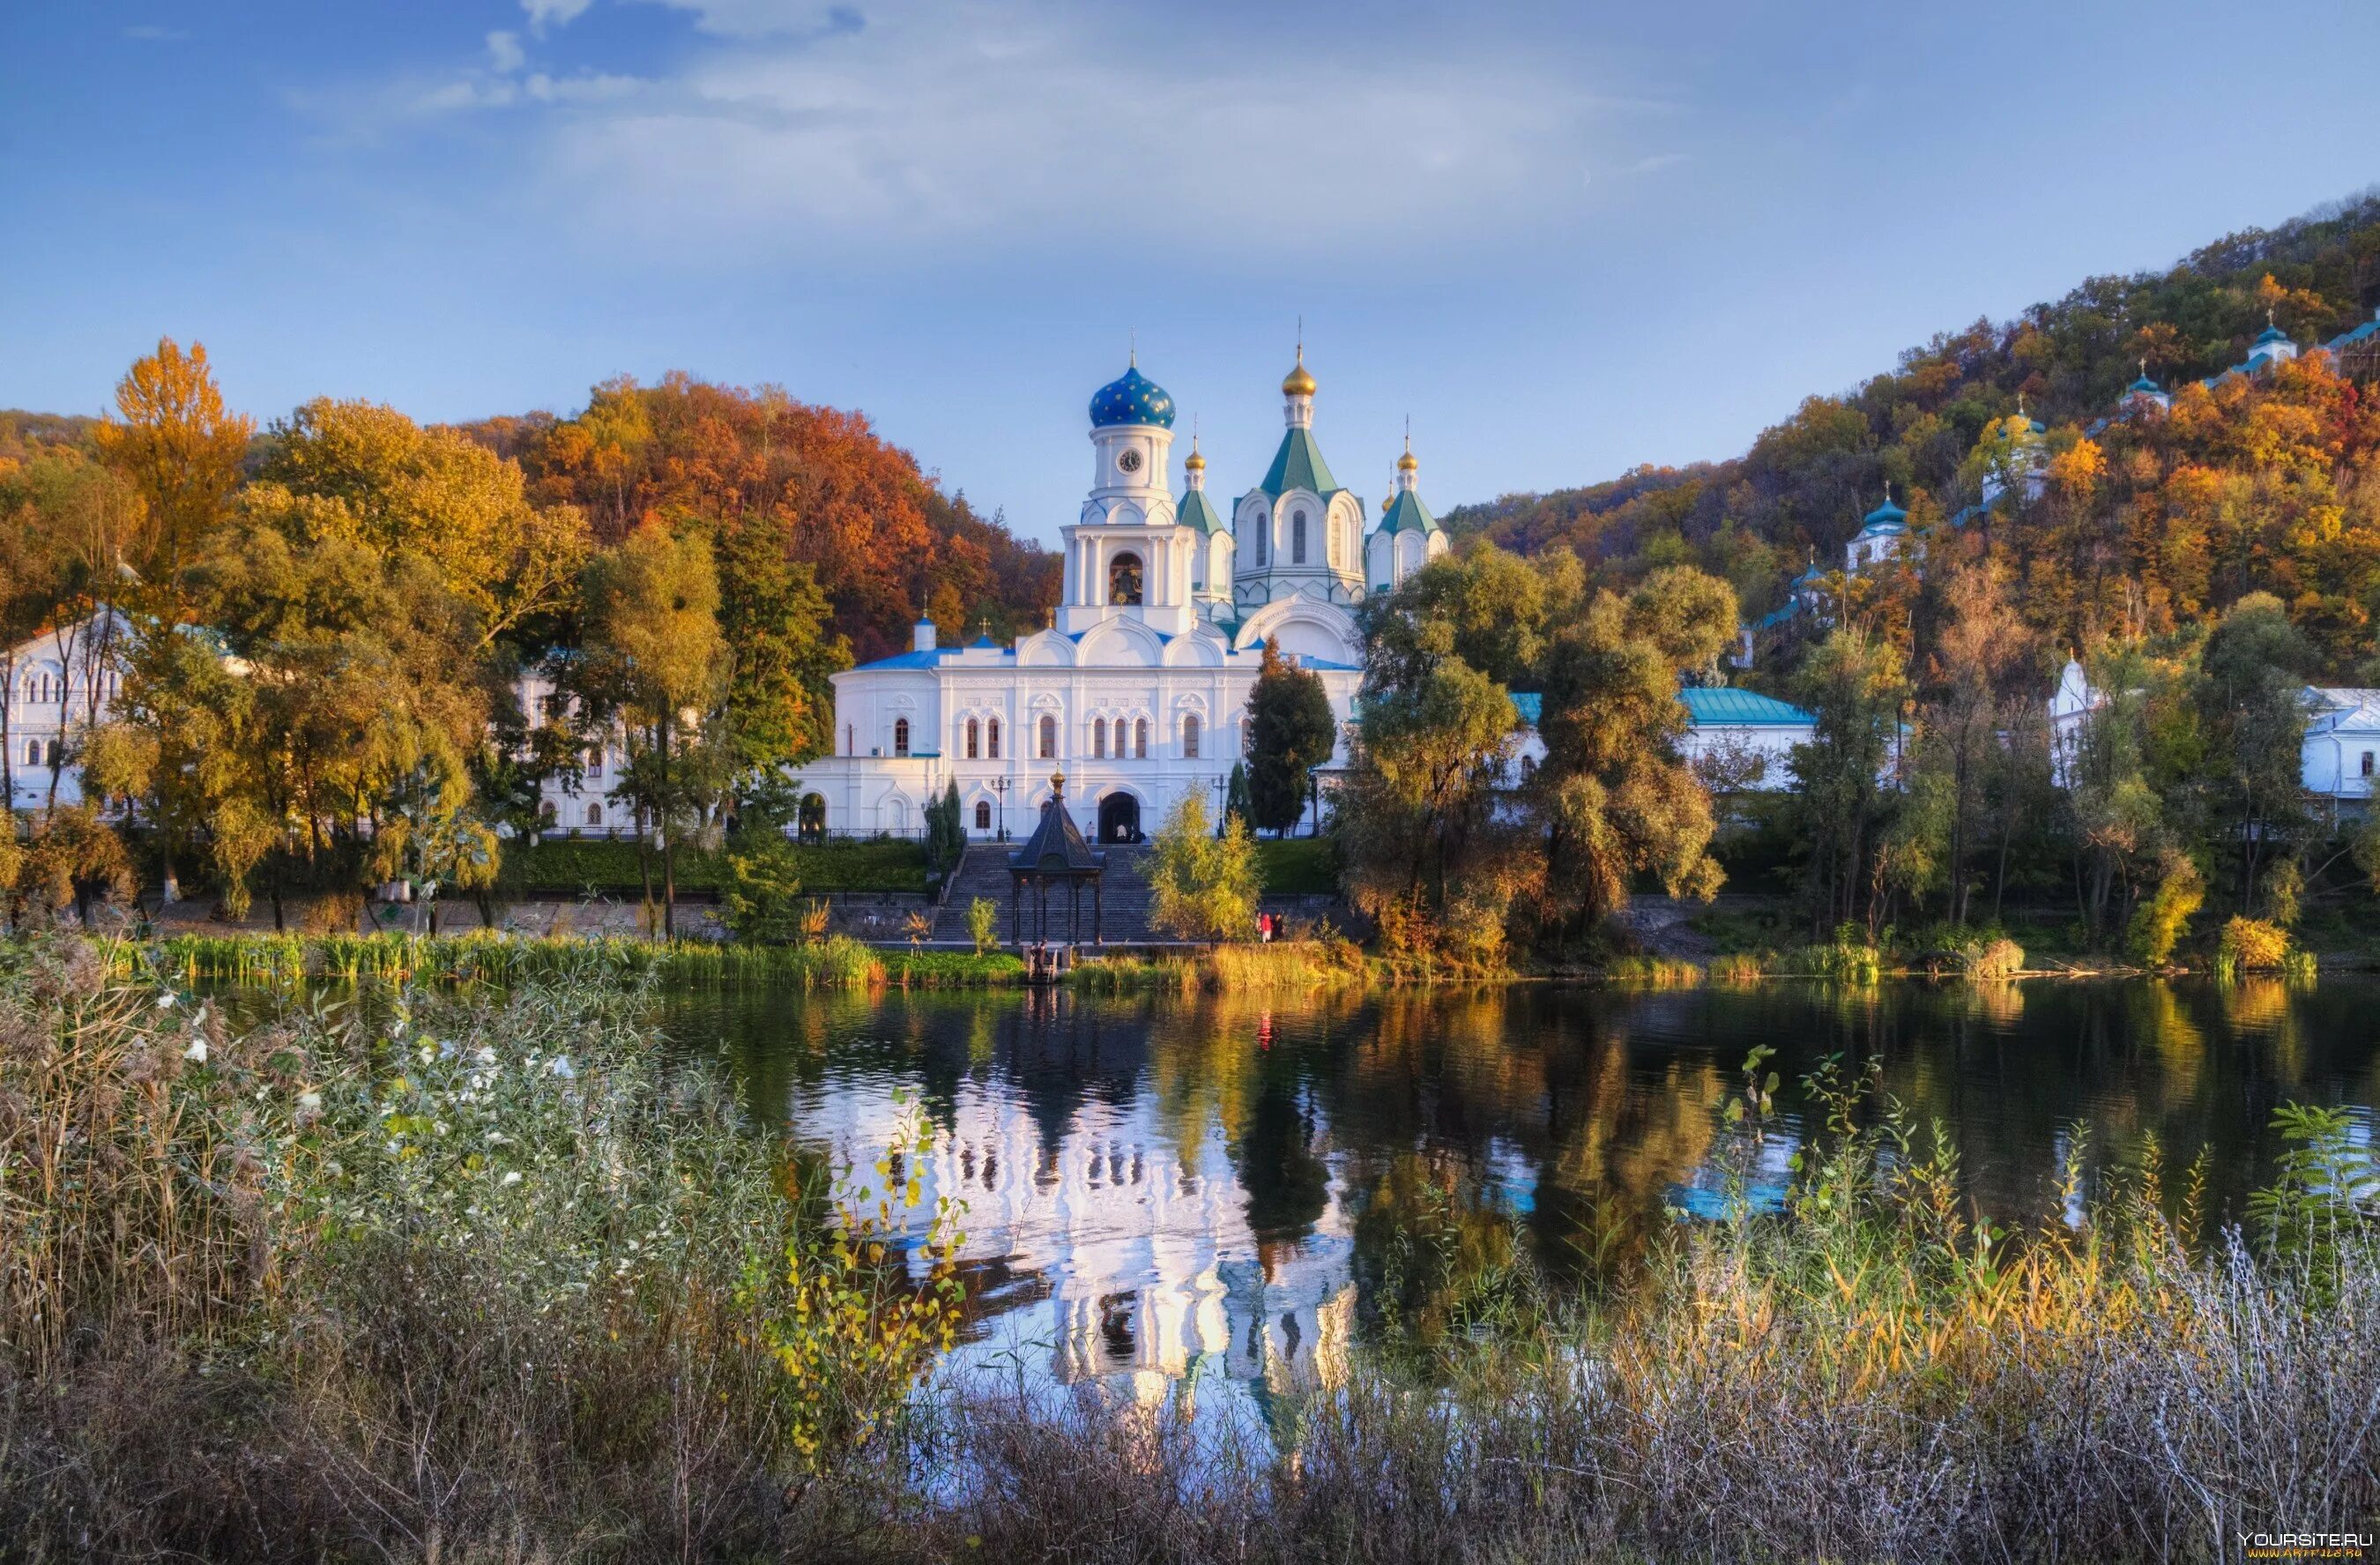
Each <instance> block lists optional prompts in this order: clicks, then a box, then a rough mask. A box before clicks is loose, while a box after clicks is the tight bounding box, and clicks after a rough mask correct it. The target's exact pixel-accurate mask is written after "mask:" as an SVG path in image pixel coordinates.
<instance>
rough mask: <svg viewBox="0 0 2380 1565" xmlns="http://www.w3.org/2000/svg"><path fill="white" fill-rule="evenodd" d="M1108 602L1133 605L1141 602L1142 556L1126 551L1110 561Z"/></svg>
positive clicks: (1127, 605) (1126, 605)
mask: <svg viewBox="0 0 2380 1565" xmlns="http://www.w3.org/2000/svg"><path fill="white" fill-rule="evenodd" d="M1108 602H1110V603H1111V604H1120V605H1123V606H1124V607H1127V608H1129V607H1132V606H1134V605H1136V604H1138V603H1139V602H1140V556H1138V555H1135V554H1131V553H1125V554H1121V555H1118V556H1115V558H1113V559H1111V560H1110V561H1108Z"/></svg>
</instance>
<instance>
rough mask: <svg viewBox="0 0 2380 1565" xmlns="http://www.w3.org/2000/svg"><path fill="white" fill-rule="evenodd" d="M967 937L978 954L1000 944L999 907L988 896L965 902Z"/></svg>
mask: <svg viewBox="0 0 2380 1565" xmlns="http://www.w3.org/2000/svg"><path fill="white" fill-rule="evenodd" d="M967 938H968V939H970V940H973V941H974V942H975V953H976V955H977V956H982V955H983V954H984V953H985V952H987V951H989V950H990V949H991V948H993V947H994V946H997V945H999V944H1000V909H999V907H998V905H997V904H995V903H994V902H993V901H992V899H990V898H989V897H977V899H975V900H974V901H972V902H969V903H968V904H967Z"/></svg>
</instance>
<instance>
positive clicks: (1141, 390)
mask: <svg viewBox="0 0 2380 1565" xmlns="http://www.w3.org/2000/svg"><path fill="white" fill-rule="evenodd" d="M1110 424H1155V425H1157V426H1158V427H1159V428H1160V429H1172V427H1173V398H1172V397H1170V396H1168V395H1166V391H1165V388H1164V387H1163V386H1161V385H1158V384H1157V383H1156V382H1155V381H1153V380H1150V379H1149V378H1148V377H1147V375H1144V374H1142V373H1140V370H1139V368H1138V366H1136V365H1135V367H1133V368H1131V369H1128V370H1126V371H1124V373H1123V374H1121V375H1119V376H1117V377H1116V378H1115V379H1114V380H1111V381H1110V382H1108V384H1107V385H1103V386H1101V387H1099V390H1097V391H1095V392H1093V393H1091V427H1092V428H1094V429H1105V428H1106V427H1107V426H1108V425H1110Z"/></svg>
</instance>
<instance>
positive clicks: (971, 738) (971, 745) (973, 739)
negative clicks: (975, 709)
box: [966, 717, 983, 761]
mask: <svg viewBox="0 0 2380 1565" xmlns="http://www.w3.org/2000/svg"><path fill="white" fill-rule="evenodd" d="M966 734H967V737H966V747H967V748H966V757H967V759H968V760H970V761H972V760H974V759H975V752H976V746H977V743H978V742H979V741H980V740H982V738H983V725H982V724H980V723H978V722H977V721H976V720H975V719H974V718H972V717H970V718H968V719H967V729H966Z"/></svg>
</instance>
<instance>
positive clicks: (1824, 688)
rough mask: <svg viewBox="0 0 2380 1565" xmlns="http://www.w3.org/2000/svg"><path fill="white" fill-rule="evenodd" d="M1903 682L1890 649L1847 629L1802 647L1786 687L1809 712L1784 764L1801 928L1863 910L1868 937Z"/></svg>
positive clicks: (1816, 927)
mask: <svg viewBox="0 0 2380 1565" xmlns="http://www.w3.org/2000/svg"><path fill="white" fill-rule="evenodd" d="M1907 691H1908V683H1907V681H1906V679H1903V677H1902V674H1901V663H1900V654H1899V653H1898V652H1896V651H1895V650H1894V649H1893V648H1892V646H1891V644H1890V643H1888V642H1883V641H1880V640H1877V639H1876V638H1873V637H1871V636H1869V635H1868V634H1867V633H1866V632H1865V631H1864V630H1858V629H1856V628H1845V629H1841V630H1836V631H1835V632H1834V633H1833V634H1832V635H1830V636H1828V638H1827V639H1826V640H1825V641H1824V642H1820V643H1819V644H1818V645H1817V646H1816V647H1815V648H1814V649H1813V650H1812V651H1811V654H1810V655H1809V657H1808V659H1807V660H1806V661H1805V662H1804V663H1803V667H1802V671H1801V674H1800V676H1799V678H1798V679H1796V681H1795V685H1794V694H1795V697H1796V698H1797V699H1798V700H1799V701H1800V703H1801V704H1802V705H1803V706H1805V707H1807V708H1808V709H1809V711H1810V714H1811V716H1812V718H1813V723H1812V733H1811V739H1810V742H1809V743H1807V744H1797V745H1795V746H1794V747H1793V754H1792V759H1791V763H1790V764H1791V770H1792V774H1793V780H1794V784H1795V788H1796V790H1797V802H1798V805H1799V812H1798V813H1799V814H1800V817H1801V822H1802V835H1803V840H1804V841H1805V842H1806V844H1807V845H1808V851H1809V856H1810V857H1809V871H1808V874H1809V882H1808V884H1809V892H1810V912H1811V927H1812V929H1813V931H1814V933H1823V932H1824V931H1825V930H1826V929H1827V928H1828V927H1829V926H1831V925H1833V924H1836V923H1845V922H1858V921H1862V919H1863V901H1864V922H1865V923H1866V924H1867V926H1868V932H1869V936H1870V938H1871V939H1872V938H1874V935H1875V932H1876V922H1877V919H1878V917H1879V915H1880V912H1881V911H1882V899H1881V897H1880V895H1879V893H1880V891H1881V889H1882V886H1881V873H1880V872H1881V870H1882V867H1883V865H1882V862H1881V861H1880V860H1879V859H1878V856H1877V848H1878V839H1879V838H1880V836H1881V833H1882V830H1883V827H1884V825H1885V824H1886V818H1887V811H1888V796H1887V794H1886V791H1885V784H1886V780H1887V770H1888V767H1889V766H1890V764H1891V763H1892V761H1893V758H1894V740H1895V738H1896V735H1897V730H1898V727H1899V724H1900V707H1901V703H1902V701H1903V699H1904V698H1905V697H1906V694H1907Z"/></svg>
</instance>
